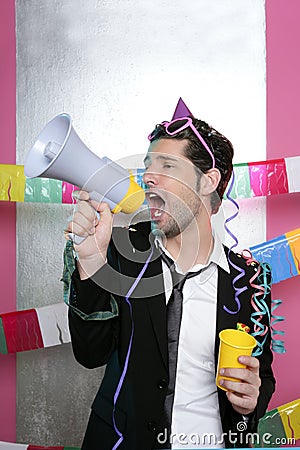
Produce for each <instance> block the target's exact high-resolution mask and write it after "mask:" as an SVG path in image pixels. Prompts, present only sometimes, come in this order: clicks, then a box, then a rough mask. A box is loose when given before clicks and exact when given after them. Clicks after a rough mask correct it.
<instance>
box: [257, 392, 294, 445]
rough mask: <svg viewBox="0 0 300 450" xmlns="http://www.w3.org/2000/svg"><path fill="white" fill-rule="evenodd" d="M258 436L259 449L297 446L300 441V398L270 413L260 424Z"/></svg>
mask: <svg viewBox="0 0 300 450" xmlns="http://www.w3.org/2000/svg"><path fill="white" fill-rule="evenodd" d="M258 435H259V436H260V438H261V439H260V442H258V443H256V445H255V446H257V447H281V446H283V445H286V444H292V445H295V441H296V440H297V439H300V398H299V399H297V400H294V401H292V402H290V403H286V404H284V405H281V406H279V407H278V408H275V409H272V411H268V412H267V413H266V414H265V415H264V416H263V417H262V418H261V419H260V420H259V422H258ZM290 439H293V440H294V441H291V440H290Z"/></svg>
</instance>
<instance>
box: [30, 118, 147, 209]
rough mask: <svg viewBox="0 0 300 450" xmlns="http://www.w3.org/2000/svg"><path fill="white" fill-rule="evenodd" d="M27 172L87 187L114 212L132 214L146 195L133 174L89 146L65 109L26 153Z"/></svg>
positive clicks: (45, 128)
mask: <svg viewBox="0 0 300 450" xmlns="http://www.w3.org/2000/svg"><path fill="white" fill-rule="evenodd" d="M24 173H25V175H26V177H28V178H36V177H41V178H54V179H56V180H61V181H66V182H68V183H71V184H74V185H75V186H78V187H79V188H84V190H86V191H87V192H89V194H90V198H91V199H92V200H96V201H97V202H106V203H107V204H108V205H109V207H110V209H111V211H112V212H113V213H118V212H123V213H126V214H131V213H133V212H134V211H136V210H137V209H138V208H139V207H140V206H141V205H142V203H143V202H144V199H145V194H144V191H143V189H142V188H141V187H140V186H139V185H138V184H137V183H136V182H135V181H134V177H133V175H131V174H130V173H129V172H128V171H127V170H126V169H124V168H123V167H121V166H120V165H119V164H117V163H115V162H113V161H111V160H110V159H109V158H107V157H104V158H100V157H98V156H97V155H95V153H93V152H92V151H91V150H89V148H88V147H87V146H86V145H85V144H84V143H83V142H82V141H81V139H80V138H79V136H78V135H77V133H76V132H75V130H74V128H73V126H72V120H71V117H70V115H69V114H66V113H63V114H59V115H57V116H55V117H54V118H53V119H52V120H50V122H48V123H47V124H46V125H45V127H44V128H43V129H42V131H41V132H40V134H39V135H38V137H37V139H36V141H35V143H34V144H33V146H32V148H31V150H30V151H29V153H28V155H27V157H26V161H25V164H24Z"/></svg>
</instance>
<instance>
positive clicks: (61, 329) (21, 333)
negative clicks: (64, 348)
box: [0, 302, 71, 354]
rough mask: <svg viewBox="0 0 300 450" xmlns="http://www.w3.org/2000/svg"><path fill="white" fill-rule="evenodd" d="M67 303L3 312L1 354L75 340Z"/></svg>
mask: <svg viewBox="0 0 300 450" xmlns="http://www.w3.org/2000/svg"><path fill="white" fill-rule="evenodd" d="M67 317H68V307H67V305H66V304H65V303H63V302H62V303H56V304H54V305H48V306H43V307H41V308H35V309H27V310H23V311H14V312H9V313H6V314H1V315H0V353H3V354H7V353H15V352H23V351H26V350H35V349H38V348H45V347H52V346H54V345H58V344H64V343H67V342H70V341H71V338H70V333H69V328H68V318H67Z"/></svg>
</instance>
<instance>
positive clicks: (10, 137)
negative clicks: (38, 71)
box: [0, 0, 16, 442]
mask: <svg viewBox="0 0 300 450" xmlns="http://www.w3.org/2000/svg"><path fill="white" fill-rule="evenodd" d="M0 57H1V70H0V98H1V102H0V124H1V125H0V149H1V163H3V164H15V163H16V100H15V98H16V39H15V2H14V0H5V1H3V0H2V1H0ZM0 216H1V233H0V248H1V258H0V273H1V312H6V311H13V310H15V309H16V205H15V204H14V203H8V202H0ZM0 399H1V407H0V441H1V440H2V441H9V442H15V441H16V357H15V355H0Z"/></svg>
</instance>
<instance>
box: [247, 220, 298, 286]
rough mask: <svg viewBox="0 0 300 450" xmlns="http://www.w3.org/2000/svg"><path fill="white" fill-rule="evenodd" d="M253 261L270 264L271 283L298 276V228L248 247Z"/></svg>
mask: <svg viewBox="0 0 300 450" xmlns="http://www.w3.org/2000/svg"><path fill="white" fill-rule="evenodd" d="M250 251H251V253H252V256H253V258H254V259H256V260H257V261H259V262H266V263H268V264H270V266H271V269H272V282H273V284H274V283H279V282H280V281H283V280H286V279H287V278H291V277H294V276H297V275H299V274H300V228H297V229H296V230H293V231H289V232H288V233H285V234H282V235H281V236H278V237H276V238H274V239H271V240H270V241H266V242H264V243H262V244H258V245H255V246H253V247H250Z"/></svg>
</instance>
